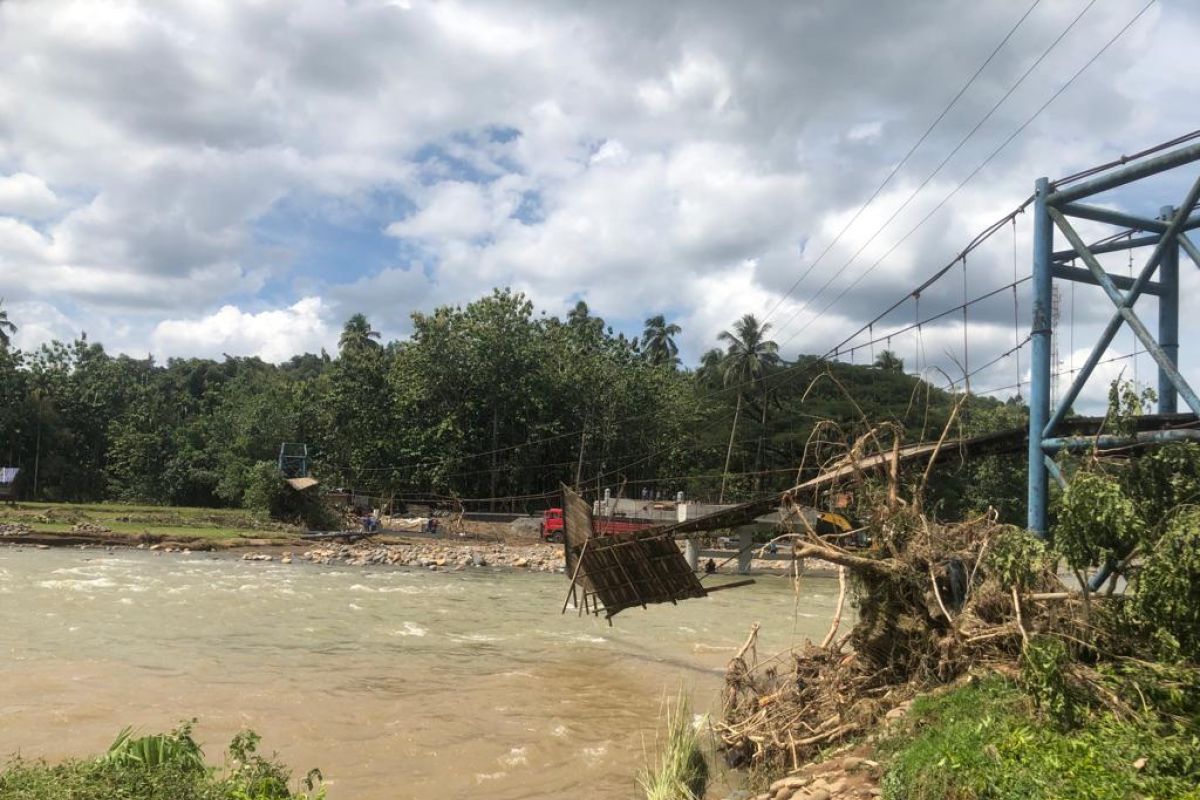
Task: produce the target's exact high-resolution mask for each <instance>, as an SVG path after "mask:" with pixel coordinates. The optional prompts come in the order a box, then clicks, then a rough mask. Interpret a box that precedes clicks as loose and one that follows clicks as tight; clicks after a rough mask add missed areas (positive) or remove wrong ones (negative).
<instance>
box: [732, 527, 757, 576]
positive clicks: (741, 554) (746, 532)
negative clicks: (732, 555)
mask: <svg viewBox="0 0 1200 800" xmlns="http://www.w3.org/2000/svg"><path fill="white" fill-rule="evenodd" d="M755 528H756V526H754V525H743V526H741V527H740V528H738V529H737V532H738V575H749V574H750V562H751V560H753V558H754V531H755Z"/></svg>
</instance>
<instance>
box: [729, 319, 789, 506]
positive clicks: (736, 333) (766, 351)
mask: <svg viewBox="0 0 1200 800" xmlns="http://www.w3.org/2000/svg"><path fill="white" fill-rule="evenodd" d="M770 329H771V323H769V322H764V323H760V322H759V321H758V319H757V318H756V317H755V316H754V315H753V314H746V315H745V316H744V317H742V318H741V319H740V320H738V321H737V322H736V323H734V325H733V330H732V331H722V332H721V335H720V336H718V337H717V338H719V339H720V340H721V341H723V342H728V346H727V347H726V349H725V357H724V359H723V360H722V364H723V375H724V383H725V385H726V386H728V387H736V389H737V405H736V406H735V407H734V411H733V425H732V426H731V427H730V429H729V447H728V448H727V449H726V450H725V469H724V470H723V471H722V474H721V495H720V498H719V499H718V500H717V502H718V503H723V502H725V479H726V477H727V476H728V475H729V461H730V459H731V458H732V457H733V438H734V436H735V434H736V433H737V424H738V418H739V417H740V416H741V413H742V400H743V398H744V397H745V395H746V394H747V393H748V392H750V391H753V392H755V393H757V394H760V395H761V399H762V422H763V425H764V426H765V425H766V421H767V398H766V392H765V391H764V389H765V385H764V383H763V379H764V378H765V377H766V375H767V372H768V371H770V370H771V369H772V368H773V367H776V366H778V365H779V363H780V358H779V345H778V344H777V343H775V342H773V341H771V340H770V339H767V338H766V335H767V331H769V330H770Z"/></svg>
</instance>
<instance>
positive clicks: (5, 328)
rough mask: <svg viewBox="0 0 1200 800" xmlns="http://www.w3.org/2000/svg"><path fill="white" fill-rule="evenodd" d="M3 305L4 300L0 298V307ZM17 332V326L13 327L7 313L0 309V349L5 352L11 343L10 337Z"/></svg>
mask: <svg viewBox="0 0 1200 800" xmlns="http://www.w3.org/2000/svg"><path fill="white" fill-rule="evenodd" d="M3 305H4V298H3V297H0V306H3ZM16 332H17V326H16V325H14V324H13V323H12V322H11V321H10V320H9V318H8V311H7V310H5V309H4V308H0V349H4V350H7V349H8V346H9V344H10V343H11V341H12V340H11V338H10V335H11V334H14V333H16Z"/></svg>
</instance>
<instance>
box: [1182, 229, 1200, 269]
mask: <svg viewBox="0 0 1200 800" xmlns="http://www.w3.org/2000/svg"><path fill="white" fill-rule="evenodd" d="M1177 238H1178V239H1179V246H1180V247H1182V248H1183V252H1185V253H1187V254H1188V258H1190V259H1192V261H1193V262H1194V263H1195V264H1196V266H1197V267H1200V250H1197V249H1196V245H1194V244H1192V240H1191V239H1189V238H1188V237H1187V234H1186V233H1181V234H1179V236H1178V237H1177Z"/></svg>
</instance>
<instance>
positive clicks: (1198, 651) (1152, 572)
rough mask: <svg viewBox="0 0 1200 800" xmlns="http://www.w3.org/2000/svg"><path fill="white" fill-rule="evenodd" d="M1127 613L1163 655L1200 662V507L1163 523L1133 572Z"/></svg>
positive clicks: (1190, 509) (1184, 511) (1183, 512)
mask: <svg viewBox="0 0 1200 800" xmlns="http://www.w3.org/2000/svg"><path fill="white" fill-rule="evenodd" d="M1130 612H1131V614H1132V615H1133V617H1134V618H1135V619H1136V620H1137V621H1138V622H1140V623H1141V624H1142V625H1143V626H1144V627H1146V628H1148V629H1149V630H1150V638H1151V639H1152V640H1153V641H1155V642H1156V644H1157V645H1158V648H1159V650H1160V652H1159V655H1160V656H1161V657H1164V658H1172V657H1174V658H1179V657H1183V658H1187V659H1190V660H1192V661H1196V662H1200V509H1197V508H1188V509H1185V510H1183V511H1181V512H1180V513H1178V514H1175V515H1173V516H1172V517H1171V518H1170V520H1169V521H1168V522H1167V524H1166V528H1165V530H1164V532H1163V534H1162V536H1161V537H1160V538H1159V539H1158V541H1157V542H1155V543H1154V545H1153V549H1151V550H1150V552H1148V553H1146V555H1145V559H1144V561H1143V563H1142V565H1141V568H1140V569H1139V570H1138V572H1137V574H1136V576H1135V579H1134V585H1133V592H1132V597H1131V602H1130Z"/></svg>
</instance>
